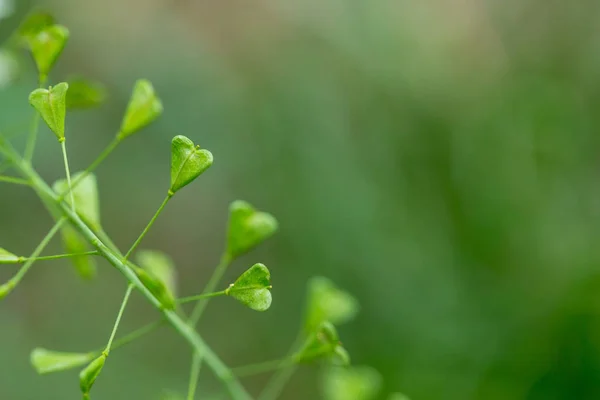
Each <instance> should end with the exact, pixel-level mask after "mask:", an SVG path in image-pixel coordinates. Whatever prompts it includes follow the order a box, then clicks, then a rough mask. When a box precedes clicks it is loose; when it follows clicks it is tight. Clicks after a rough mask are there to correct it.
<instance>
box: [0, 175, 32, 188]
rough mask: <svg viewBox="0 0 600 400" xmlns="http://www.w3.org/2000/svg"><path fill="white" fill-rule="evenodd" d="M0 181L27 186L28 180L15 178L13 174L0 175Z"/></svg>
mask: <svg viewBox="0 0 600 400" xmlns="http://www.w3.org/2000/svg"><path fill="white" fill-rule="evenodd" d="M0 182H6V183H14V184H15V185H24V186H29V181H27V180H26V179H21V178H15V177H13V176H5V175H0Z"/></svg>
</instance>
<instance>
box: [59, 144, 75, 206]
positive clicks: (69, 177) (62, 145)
mask: <svg viewBox="0 0 600 400" xmlns="http://www.w3.org/2000/svg"><path fill="white" fill-rule="evenodd" d="M65 142H66V140H65V138H63V139H62V141H61V142H60V147H61V149H62V154H63V160H64V162H65V174H66V175H67V185H68V186H69V193H70V195H71V208H72V209H73V212H77V211H76V210H75V195H74V194H73V189H72V186H71V171H70V170H69V159H68V158H67V146H66V144H65Z"/></svg>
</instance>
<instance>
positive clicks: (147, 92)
mask: <svg viewBox="0 0 600 400" xmlns="http://www.w3.org/2000/svg"><path fill="white" fill-rule="evenodd" d="M162 112H163V106H162V103H161V101H160V99H159V98H158V96H157V95H156V92H155V91H154V87H153V86H152V84H151V83H150V82H149V81H147V80H145V79H140V80H138V81H137V82H136V83H135V86H134V88H133V93H132V94H131V98H130V100H129V104H128V105H127V111H125V116H124V117H123V122H122V123H121V131H120V132H119V135H118V138H119V139H125V138H126V137H128V136H130V135H133V134H134V133H136V132H137V131H139V130H140V129H142V128H144V127H145V126H147V125H149V124H150V123H152V121H154V120H155V119H156V118H158V117H159V116H160V115H161V114H162Z"/></svg>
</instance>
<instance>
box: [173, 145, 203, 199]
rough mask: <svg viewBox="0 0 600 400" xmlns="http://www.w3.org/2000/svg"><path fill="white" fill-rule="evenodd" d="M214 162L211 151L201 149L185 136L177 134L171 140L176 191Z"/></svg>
mask: <svg viewBox="0 0 600 400" xmlns="http://www.w3.org/2000/svg"><path fill="white" fill-rule="evenodd" d="M212 163H213V155H212V153H211V152H210V151H208V150H204V149H200V148H199V146H196V145H194V142H192V141H191V140H190V139H188V138H187V137H185V136H181V135H180V136H175V137H174V138H173V140H172V142H171V188H170V192H171V193H175V192H177V191H178V190H179V189H181V188H183V187H184V186H186V185H187V184H189V183H190V182H192V181H193V180H194V179H196V178H197V177H198V176H200V174H202V173H203V172H204V171H206V170H207V169H208V167H210V166H211V165H212Z"/></svg>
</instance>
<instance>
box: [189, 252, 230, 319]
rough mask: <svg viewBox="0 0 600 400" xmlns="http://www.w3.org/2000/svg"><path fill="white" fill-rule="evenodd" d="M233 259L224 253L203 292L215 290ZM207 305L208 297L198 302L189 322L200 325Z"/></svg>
mask: <svg viewBox="0 0 600 400" xmlns="http://www.w3.org/2000/svg"><path fill="white" fill-rule="evenodd" d="M231 261H232V259H231V256H230V255H229V254H227V253H225V254H223V256H221V261H220V262H219V265H217V267H216V268H215V271H214V272H213V274H212V276H211V277H210V279H209V281H208V283H207V284H206V287H205V288H204V290H203V293H210V292H214V291H215V289H216V288H217V285H218V284H219V282H220V281H221V279H223V275H225V271H227V268H228V267H229V265H230V264H231ZM207 305H208V299H205V300H204V301H199V302H198V304H196V306H195V307H194V310H193V311H192V315H191V316H190V319H189V324H190V325H191V326H192V327H195V326H196V325H198V321H200V318H201V317H202V314H203V313H204V310H205V309H206V306H207Z"/></svg>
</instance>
